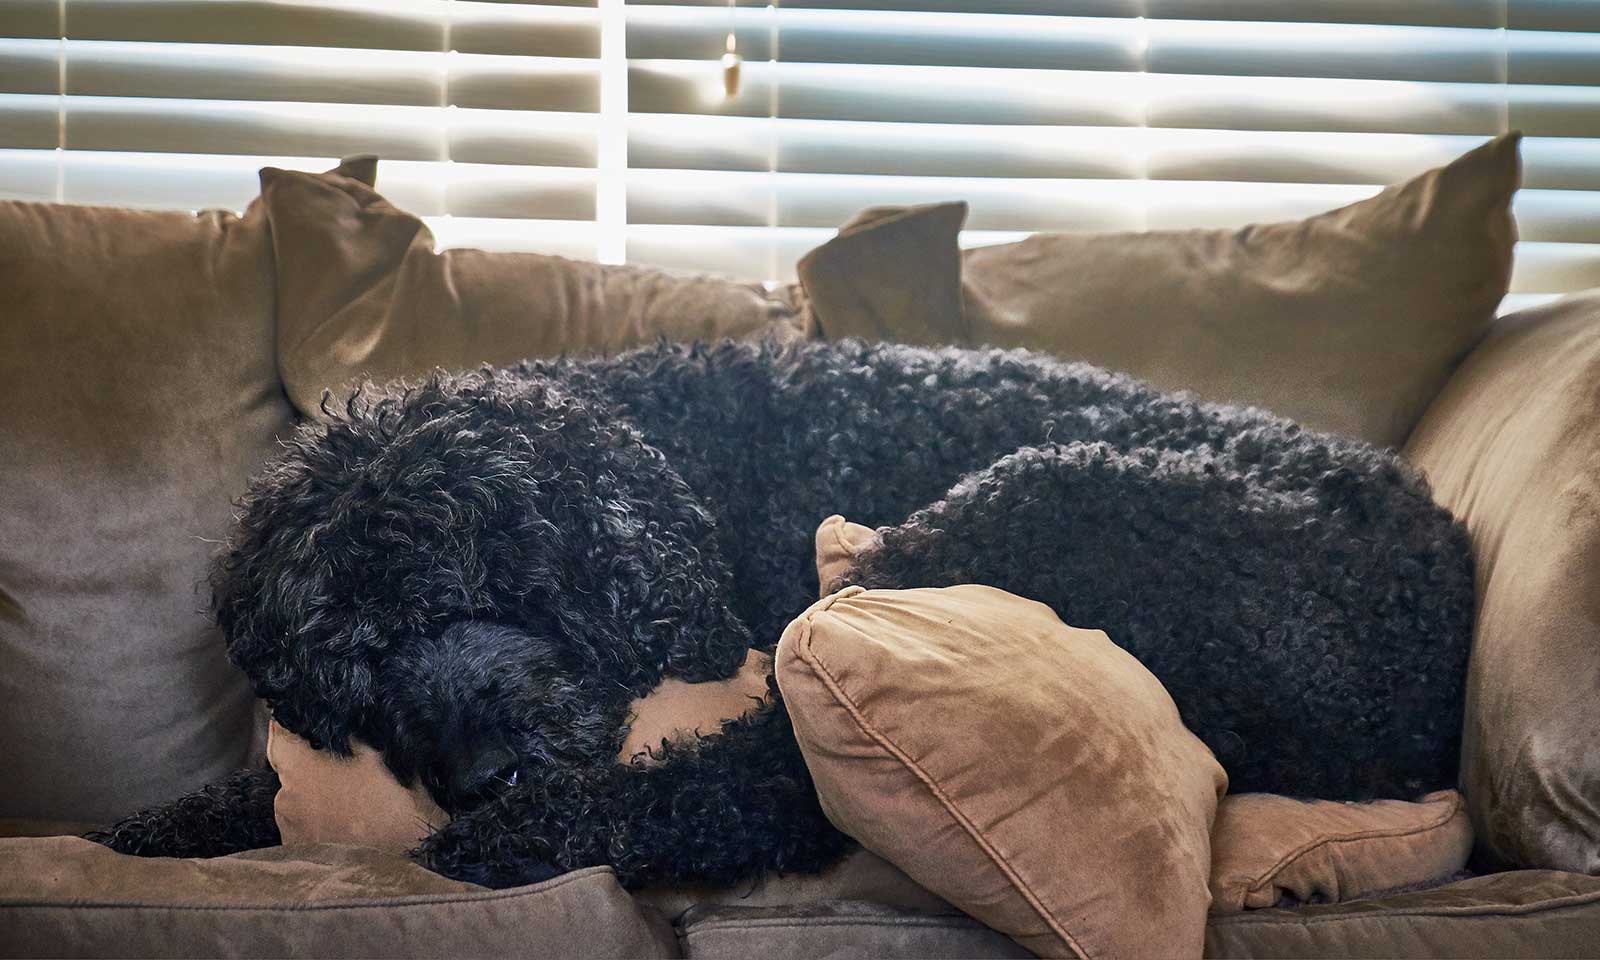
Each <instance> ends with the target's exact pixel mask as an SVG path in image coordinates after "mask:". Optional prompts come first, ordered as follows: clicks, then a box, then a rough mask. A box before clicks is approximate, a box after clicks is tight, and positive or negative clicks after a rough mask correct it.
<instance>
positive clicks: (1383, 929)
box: [679, 870, 1600, 960]
mask: <svg viewBox="0 0 1600 960" xmlns="http://www.w3.org/2000/svg"><path fill="white" fill-rule="evenodd" d="M679 927H680V929H681V939H682V942H683V946H684V951H685V953H686V955H688V956H690V957H696V958H730V960H731V958H735V957H739V958H743V957H755V956H759V957H762V958H764V960H789V958H794V960H801V958H810V957H820V956H830V957H832V956H837V957H935V956H937V957H1019V956H1027V955H1028V954H1026V953H1023V952H1021V948H1020V947H1019V946H1018V945H1017V944H1016V943H1015V942H1013V941H1012V940H1010V939H1009V938H1006V937H1004V936H1002V935H1000V934H999V933H996V932H995V931H992V930H989V929H988V928H986V927H983V926H982V925H980V924H977V923H975V922H973V921H971V920H968V919H966V918H964V917H961V916H959V915H951V914H948V913H941V912H940V911H937V910H920V909H906V908H901V907H893V906H887V905H883V904H869V903H839V902H823V903H816V904H811V905H808V906H806V907H805V908H803V909H783V908H771V907H762V906H752V907H741V906H738V905H737V904H714V905H706V906H704V907H697V908H696V909H694V910H691V911H689V912H688V913H687V914H685V915H684V916H683V917H682V918H680V919H679ZM1596 943H1600V878H1596V877H1587V876H1581V875H1578V874H1569V873H1557V872H1553V871H1539V870H1526V871H1517V872H1513V873H1501V874H1494V875H1491V876H1484V877H1475V878H1472V879H1470V880H1462V881H1458V882H1456V883H1452V884H1449V885H1446V886H1441V887H1436V888H1433V889H1428V890H1419V891H1414V892H1409V893H1396V894H1390V895H1386V896H1382V897H1378V898H1374V899H1369V900H1356V901H1353V902H1350V903H1339V904H1327V905H1323V906H1307V907H1299V908H1296V909H1292V910H1290V909H1269V910H1252V911H1248V912H1246V913H1242V914H1234V915H1232V916H1225V917H1212V918H1211V919H1210V921H1209V922H1208V923H1207V925H1206V942H1205V956H1207V957H1215V958H1241V960H1243V958H1273V957H1282V958H1302V957H1304V958H1315V957H1321V958H1326V957H1371V958H1380V957H1408V958H1421V957H1484V958H1491V957H1530V958H1532V957H1592V956H1594V955H1595V944H1596ZM1127 956H1130V957H1145V956H1148V957H1158V956H1164V954H1162V953H1160V952H1159V951H1158V950H1155V949H1150V950H1144V951H1138V950H1136V951H1132V952H1130V953H1128V954H1127Z"/></svg>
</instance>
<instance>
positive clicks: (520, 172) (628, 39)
mask: <svg viewBox="0 0 1600 960" xmlns="http://www.w3.org/2000/svg"><path fill="white" fill-rule="evenodd" d="M730 31H732V32H733V33H735V35H736V37H737V41H738V49H739V51H740V53H741V54H742V55H743V57H744V61H745V62H744V65H743V68H742V76H741V79H742V83H741V85H740V89H739V92H738V93H737V95H735V96H733V97H728V96H726V95H725V94H724V93H723V90H722V77H721V67H720V65H719V63H718V60H719V58H720V57H721V55H722V53H723V49H724V38H725V36H726V34H727V33H728V32H730ZM0 35H5V36H9V37H13V38H14V39H11V40H4V41H0V91H4V92H3V94H0V147H3V148H5V149H4V151H3V153H0V190H3V191H4V192H5V193H6V194H7V195H10V196H30V197H39V198H46V199H64V200H67V201H74V202H96V203H139V204H147V205H160V206H175V207H199V206H209V205H222V206H234V207H237V206H240V205H242V203H243V202H245V201H246V200H247V199H248V198H249V197H250V196H251V195H253V194H254V192H255V184H254V170H255V168H256V167H257V166H259V165H261V164H263V163H269V162H270V163H276V164H278V165H287V166H298V167H306V168H316V167H320V166H323V165H326V164H328V163H330V162H331V160H332V159H333V158H335V157H337V156H338V155H341V154H349V153H357V152H371V153H377V154H379V155H381V156H382V157H383V158H384V163H383V164H382V165H381V166H380V177H381V178H382V179H381V187H382V189H383V190H384V192H385V193H387V194H388V195H390V196H391V197H392V198H393V199H394V200H395V202H396V203H398V204H400V205H401V206H404V207H407V208H410V209H412V210H415V211H416V212H418V213H422V214H424V215H427V216H429V217H430V223H431V224H432V225H433V226H434V228H435V230H436V232H437V233H438V234H439V236H440V240H441V242H442V243H444V244H448V245H461V244H470V245H480V246H489V247H493V248H519V249H536V250H549V251H553V252H561V253H566V254H569V255H575V256H598V257H600V258H602V259H607V260H621V259H627V260H630V261H635V262H648V263H661V264H667V265H671V266H681V267H688V268H695V269H712V270H719V271H723V272H727V273H732V274H736V275H740V276H756V277H767V278H771V279H784V278H787V277H789V276H792V272H793V263H794V260H795V259H796V257H797V256H798V255H799V254H801V253H803V252H804V251H805V250H806V249H809V248H810V247H812V246H814V245H815V244H816V243H818V242H820V241H821V240H823V239H825V238H826V237H827V236H829V235H830V234H831V231H832V228H833V227H835V226H837V225H838V223H840V222H841V221H842V220H844V219H845V218H847V217H849V216H850V215H851V214H852V213H854V212H856V211H857V210H858V209H860V208H861V207H865V206H869V205H873V204H881V203H906V202H920V201H927V200H942V199H952V198H964V199H967V200H969V201H971V204H972V215H971V218H970V220H969V223H968V226H969V228H970V229H969V230H968V233H967V235H966V237H965V238H964V240H965V242H968V243H983V242H991V241H994V240H1001V239H1010V238H1012V237H1015V236H1019V235H1022V234H1024V233H1027V232H1030V231H1034V230H1043V229H1048V230H1143V229H1157V228H1168V227H1188V226H1227V225H1236V224H1242V223H1246V222H1250V221H1257V220H1270V219H1281V218H1286V217H1298V216H1303V215H1306V214H1310V213H1314V212H1317V211H1319V210H1323V209H1326V208H1328V207H1332V206H1336V205H1338V204H1342V203H1346V202H1349V201H1352V200H1355V199H1359V198H1361V197H1364V196H1368V195H1370V194H1371V193H1373V192H1375V191H1376V190H1377V189H1378V187H1379V186H1380V185H1382V184H1385V183H1390V182H1394V181H1396V180H1400V179H1403V178H1405V177H1408V176H1410V175H1412V174H1414V173H1416V172H1418V171H1421V170H1423V169H1425V168H1427V167H1430V166H1434V165H1437V164H1440V163H1443V162H1446V161H1448V160H1449V159H1451V158H1452V157H1454V156H1456V155H1458V154H1459V153H1461V152H1463V151H1465V150H1467V149H1469V148H1470V147H1472V146H1474V145H1476V144H1477V143H1480V142H1482V141H1483V140H1484V139H1485V138H1486V137H1488V136H1492V135H1494V134H1496V133H1500V132H1502V131H1505V130H1508V129H1521V130H1523V131H1524V132H1525V133H1527V134H1528V139H1527V140H1526V141H1525V142H1524V148H1523V155H1524V160H1525V166H1526V173H1525V185H1526V188H1525V189H1524V190H1523V191H1522V193H1521V194H1520V195H1519V197H1518V200H1517V214H1518V218H1519V220H1520V223H1521V228H1522V237H1523V242H1522V243H1521V244H1520V245H1519V248H1518V258H1517V271H1516V276H1515V279H1514V282H1513V286H1514V290H1515V291H1516V292H1517V293H1518V294H1522V295H1540V294H1550V293H1557V292H1561V291H1566V290H1572V289H1577V288H1581V287H1585V286H1593V285H1600V3H1593V2H1584V0H992V2H982V0H966V2H959V0H921V2H919V0H879V2H872V0H852V2H847V0H784V2H782V3H781V5H779V6H776V7H774V6H754V5H743V6H740V7H738V8H737V9H734V10H730V9H729V7H728V5H727V3H726V2H714V0H705V2H700V3H693V2H682V0H679V2H677V3H655V2H633V3H627V4H623V3H622V2H620V0H599V2H598V3H596V2H592V0H591V2H589V3H578V4H572V5H558V4H553V3H544V4H518V3H492V2H473V0H407V2H397V0H386V2H384V0H370V2H356V0H343V2H337V3H312V2H265V0H205V2H200V0H166V2H161V0H120V2H118V0H44V2H19V0H0Z"/></svg>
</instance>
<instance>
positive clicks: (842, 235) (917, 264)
mask: <svg viewBox="0 0 1600 960" xmlns="http://www.w3.org/2000/svg"><path fill="white" fill-rule="evenodd" d="M966 219H967V205H966V204H965V203H930V204H922V205H919V206H914V207H871V208H869V209H866V210H863V211H861V212H860V213H858V214H856V215H855V216H854V217H852V218H851V219H850V221H849V222H848V223H846V224H845V225H844V226H842V227H840V228H839V234H838V236H837V237H835V238H834V239H833V240H831V241H829V242H828V243H825V244H823V245H822V246H820V247H817V248H816V249H815V250H812V251H810V252H809V253H807V254H806V255H805V256H803V257H801V258H800V261H799V263H798V264H796V267H795V270H796V273H798V274H799V276H800V278H801V282H802V283H803V284H804V286H805V288H806V291H807V293H808V295H809V296H810V301H809V302H810V308H811V315H812V316H813V317H814V318H816V319H817V321H818V322H819V323H824V321H823V318H826V321H825V324H824V328H823V329H824V332H826V333H827V334H828V335H829V336H832V337H834V338H838V337H841V336H856V337H863V338H866V339H871V340H892V341H895V342H898V343H914V344H918V345H920V346H926V347H936V346H941V345H943V344H949V343H971V342H972V331H971V328H970V324H969V322H968V320H967V317H966V315H965V312H964V310H963V307H962V303H961V297H962V292H961V247H960V245H959V243H958V242H957V241H958V240H959V238H960V235H961V225H962V224H963V223H964V222H965V221H966ZM902 265H909V266H912V267H914V270H913V272H908V273H896V272H895V271H896V268H897V267H900V266H902ZM846 325H847V326H846Z"/></svg>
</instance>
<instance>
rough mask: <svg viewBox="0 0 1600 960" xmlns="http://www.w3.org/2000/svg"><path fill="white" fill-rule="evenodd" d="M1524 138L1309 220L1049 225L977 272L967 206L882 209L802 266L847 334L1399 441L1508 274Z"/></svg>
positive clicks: (1468, 343)
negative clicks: (1041, 364) (1020, 352)
mask: <svg viewBox="0 0 1600 960" xmlns="http://www.w3.org/2000/svg"><path fill="white" fill-rule="evenodd" d="M1518 141H1519V136H1518V135H1517V134H1510V135H1506V136H1502V137H1499V138H1496V139H1494V140H1492V141H1490V142H1489V143H1487V144H1484V145H1483V146H1481V147H1479V148H1477V149H1476V150H1473V151H1471V152H1470V153H1468V154H1466V155H1465V156H1463V157H1461V158H1460V159H1458V160H1456V161H1455V162H1453V163H1451V164H1449V165H1447V166H1444V167H1441V168H1438V169H1436V170H1431V171H1429V172H1427V173H1424V174H1422V175H1420V176H1418V177H1416V178H1414V179H1412V180H1410V181H1408V182H1407V183H1404V184H1400V185H1397V186H1393V187H1390V188H1388V189H1387V190H1384V191H1383V192H1382V193H1380V194H1378V195H1377V196H1375V197H1372V198H1369V199H1367V200H1363V201H1361V202H1359V203H1355V204H1352V205H1350V206H1347V207H1343V208H1340V209H1338V210H1333V211H1330V212H1328V213H1324V214H1321V215H1319V216H1315V217H1311V218H1309V219H1306V220H1300V221H1294V222H1287V223H1274V224H1265V225H1255V226H1249V227H1245V228H1243V229H1240V230H1184V231H1173V230H1158V231H1150V232H1147V233H1119V234H1037V235H1035V236H1032V237H1029V238H1027V239H1025V240H1022V241H1019V242H1017V243H1009V244H1000V245H995V246H989V247H979V248H976V249H972V250H967V251H966V252H965V253H963V254H961V255H960V267H959V270H953V269H952V268H951V263H952V262H953V260H954V258H955V250H956V237H957V234H958V232H959V228H960V223H961V218H962V216H963V215H964V213H965V205H964V204H944V205H933V206H929V207H916V208H906V209H902V210H900V211H898V212H897V213H895V212H887V211H885V210H882V209H878V210H874V211H869V214H868V215H865V216H863V217H860V218H858V219H857V220H855V221H852V222H851V223H850V224H848V225H846V227H845V228H844V229H843V230H841V231H840V233H839V235H838V236H837V237H836V238H834V239H833V240H831V241H829V242H828V243H827V244H825V245H824V246H823V247H822V248H820V249H818V250H817V251H814V252H812V253H811V254H808V255H807V257H806V258H805V259H803V260H802V261H801V263H800V269H799V273H800V278H801V281H802V282H803V283H804V285H805V288H806V292H807V294H808V295H809V297H810V300H811V304H812V308H813V310H814V312H815V318H816V322H817V323H818V325H819V327H820V330H821V332H822V334H823V335H825V336H827V337H829V338H839V337H845V336H862V337H868V338H880V339H881V338H889V339H905V340H911V341H912V342H918V343H957V344H965V345H977V344H992V345H995V346H1002V347H1027V348H1029V349H1033V350H1042V351H1046V352H1050V353H1055V354H1058V355H1060V356H1063V357H1068V358H1070V359H1075V360H1086V361H1089V362H1091V363H1094V364H1098V365H1100V366H1104V367H1108V368H1110V369H1113V370H1120V371H1123V372H1126V373H1130V374H1132V375H1134V376H1136V377H1139V378H1140V379H1143V380H1147V381H1149V382H1150V383H1151V384H1153V385H1155V386H1157V387H1159V388H1161V389H1164V390H1191V391H1193V392H1194V393H1196V394H1197V395H1199V396H1200V397H1201V398H1202V399H1205V400H1213V401H1218V402H1223V403H1232V404H1249V405H1255V406H1260V407H1265V408H1267V409H1269V410H1271V411H1273V412H1274V413H1278V414H1280V415H1283V416H1286V417H1291V418H1293V419H1296V420H1299V421H1301V422H1302V423H1305V424H1306V425H1308V426H1311V427H1315V428H1318V429H1321V430H1328V431H1334V432H1338V433H1343V434H1347V435H1350V436H1355V437H1360V438H1362V439H1364V440H1368V441H1370V442H1372V443H1376V444H1378V445H1380V446H1399V445H1400V444H1401V443H1403V442H1404V440H1405V438H1406V436H1407V434H1408V433H1409V432H1410V430H1411V428H1412V427H1413V426H1414V425H1415V424H1416V422H1417V420H1418V419H1419V418H1420V417H1421V416H1422V412H1423V410H1424V409H1425V408H1426V407H1427V405H1428V402H1429V401H1430V400H1432V399H1433V396H1434V395H1435V394H1436V393H1437V392H1438V391H1439V389H1440V387H1442V386H1443V384H1444V382H1445V380H1446V378H1447V377H1448V376H1449V375H1450V372H1451V370H1452V369H1453V368H1454V367H1455V365H1456V364H1457V363H1458V362H1459V361H1460V359H1461V358H1462V357H1463V356H1464V355H1465V354H1466V353H1467V351H1469V350H1470V349H1471V348H1472V347H1473V346H1474V344H1476V343H1477V342H1478V340H1480V339H1481V338H1482V337H1483V335H1484V333H1485V331H1486V330H1487V329H1488V326H1489V323H1490V321H1491V320H1492V319H1493V317H1494V313H1495V309H1496V307H1497V306H1498V304H1499V303H1500V300H1501V298H1502V297H1503V296H1504V294H1505V292H1506V288H1507V285H1508V284H1509V282H1510V275H1511V249H1512V246H1513V244H1514V243H1515V242H1516V227H1515V224H1514V222H1513V221H1512V218H1511V213H1510V201H1511V196H1512V194H1513V193H1514V192H1515V191H1516V189H1517V187H1518V185H1519V183H1520V180H1521V164H1520V161H1519V159H1518V154H1517V144H1518ZM958 289H959V291H960V296H959V300H960V303H961V306H960V309H959V310H957V309H956V308H955V307H953V306H951V304H952V303H953V302H955V300H956V299H958V298H957V297H956V296H955V293H954V292H955V291H957V290H958Z"/></svg>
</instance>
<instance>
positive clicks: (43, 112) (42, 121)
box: [0, 94, 61, 149]
mask: <svg viewBox="0 0 1600 960" xmlns="http://www.w3.org/2000/svg"><path fill="white" fill-rule="evenodd" d="M60 110H61V98H60V97H48V96H43V95H39V94H16V95H13V94H0V145H3V146H6V147H10V148H20V149H49V148H52V147H54V146H56V144H57V143H58V142H59V141H60V118H61V114H60Z"/></svg>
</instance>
